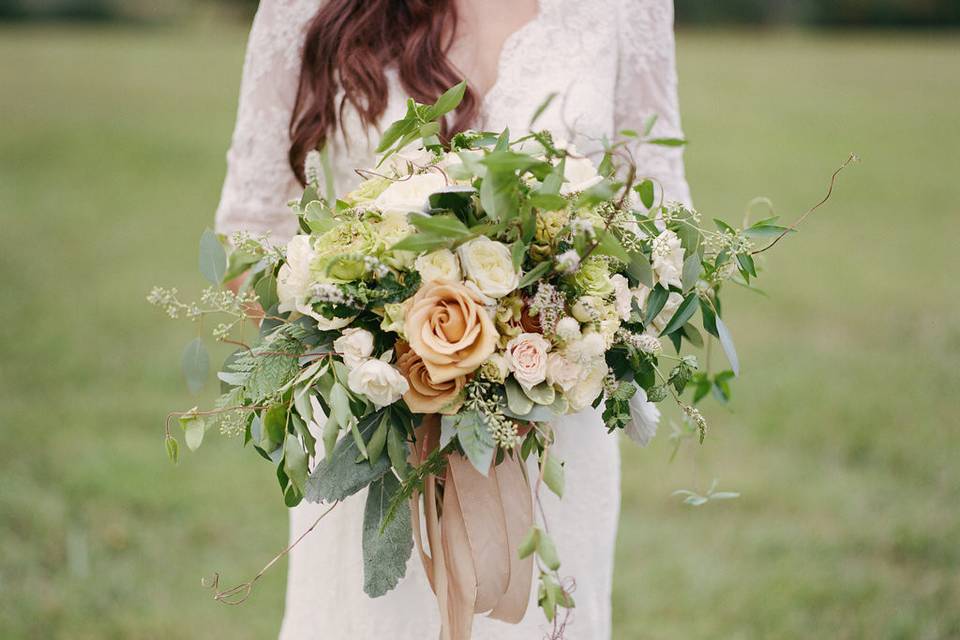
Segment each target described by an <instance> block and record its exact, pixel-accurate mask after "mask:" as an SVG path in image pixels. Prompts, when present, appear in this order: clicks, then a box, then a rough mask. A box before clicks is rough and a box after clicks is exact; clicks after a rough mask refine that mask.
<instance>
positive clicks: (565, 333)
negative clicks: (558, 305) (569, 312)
mask: <svg viewBox="0 0 960 640" xmlns="http://www.w3.org/2000/svg"><path fill="white" fill-rule="evenodd" d="M554 332H555V333H556V334H557V337H558V338H560V339H561V340H563V341H564V342H572V341H574V340H579V339H580V323H579V322H577V320H576V319H575V318H571V317H570V316H564V317H562V318H560V320H558V321H557V327H556V329H555V330H554Z"/></svg>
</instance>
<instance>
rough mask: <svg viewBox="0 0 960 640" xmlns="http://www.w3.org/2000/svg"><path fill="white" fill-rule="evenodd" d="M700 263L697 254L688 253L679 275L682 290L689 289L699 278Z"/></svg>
mask: <svg viewBox="0 0 960 640" xmlns="http://www.w3.org/2000/svg"><path fill="white" fill-rule="evenodd" d="M700 271H701V264H700V256H698V255H697V254H695V253H694V254H692V255H688V256H687V257H686V259H685V260H684V261H683V273H682V275H681V276H680V281H681V283H682V285H681V286H682V288H683V290H684V291H690V289H692V288H693V287H694V286H696V284H697V280H698V279H699V278H700Z"/></svg>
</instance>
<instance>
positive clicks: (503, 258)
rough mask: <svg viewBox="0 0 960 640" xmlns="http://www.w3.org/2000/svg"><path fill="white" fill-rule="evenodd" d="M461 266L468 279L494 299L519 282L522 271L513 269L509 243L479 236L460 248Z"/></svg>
mask: <svg viewBox="0 0 960 640" xmlns="http://www.w3.org/2000/svg"><path fill="white" fill-rule="evenodd" d="M457 254H459V256H460V265H461V266H462V267H463V271H464V273H465V274H466V276H467V278H469V279H470V280H471V281H473V283H474V284H476V285H477V288H478V289H480V291H481V292H482V293H483V294H484V295H487V296H490V297H491V298H502V297H503V296H505V295H507V294H508V293H510V292H511V291H513V290H514V289H516V288H517V285H518V284H520V274H519V273H518V272H517V271H516V270H515V269H514V268H513V258H512V256H511V255H510V249H509V248H508V247H507V245H505V244H503V243H501V242H496V241H494V240H491V239H490V238H486V237H480V238H476V239H474V240H471V241H469V242H465V243H463V244H462V245H460V247H459V248H458V249H457Z"/></svg>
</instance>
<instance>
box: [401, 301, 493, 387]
mask: <svg viewBox="0 0 960 640" xmlns="http://www.w3.org/2000/svg"><path fill="white" fill-rule="evenodd" d="M404 331H405V332H406V334H407V340H408V341H409V342H410V348H411V349H413V350H414V351H416V352H417V354H418V355H419V356H420V357H421V358H423V363H424V366H426V368H427V370H428V371H429V372H430V377H431V379H432V381H433V382H434V383H441V382H447V381H448V380H453V379H454V378H457V377H459V376H464V375H466V374H468V373H471V372H473V371H475V370H476V369H477V367H479V366H480V365H481V364H482V363H483V361H484V360H486V359H487V357H488V356H489V355H490V354H491V353H493V351H494V349H495V348H496V345H497V338H498V337H499V336H498V335H497V330H496V328H495V327H494V326H493V320H491V318H490V315H489V314H488V313H487V311H486V309H484V308H483V304H482V302H481V301H480V299H479V297H478V296H477V295H476V294H475V293H473V292H472V291H470V289H468V288H467V287H465V286H463V285H462V284H459V283H453V282H428V283H425V284H424V285H423V286H421V287H420V290H419V291H417V294H416V295H415V296H414V297H413V299H412V302H411V303H410V308H409V309H408V310H407V315H406V320H405V321H404Z"/></svg>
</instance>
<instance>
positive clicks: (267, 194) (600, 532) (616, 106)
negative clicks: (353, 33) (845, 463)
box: [217, 0, 689, 640]
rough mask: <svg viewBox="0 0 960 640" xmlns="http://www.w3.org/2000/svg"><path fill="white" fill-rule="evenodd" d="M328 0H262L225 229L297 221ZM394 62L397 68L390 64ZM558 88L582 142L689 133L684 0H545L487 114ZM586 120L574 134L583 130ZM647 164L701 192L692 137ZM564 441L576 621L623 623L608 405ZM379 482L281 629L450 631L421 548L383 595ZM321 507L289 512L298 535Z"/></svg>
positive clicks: (554, 521)
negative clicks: (372, 534) (302, 123)
mask: <svg viewBox="0 0 960 640" xmlns="http://www.w3.org/2000/svg"><path fill="white" fill-rule="evenodd" d="M321 1H322V0H261V3H260V9H259V11H258V13H257V17H256V19H255V21H254V24H253V29H252V31H251V34H250V42H249V48H248V51H247V56H246V61H245V65H244V72H243V83H242V87H241V95H240V105H239V112H238V116H237V126H236V131H235V133H234V136H233V142H232V146H231V148H230V151H229V153H228V156H227V159H228V171H227V177H226V182H225V184H224V187H223V195H222V200H221V202H220V206H219V209H218V211H217V228H218V230H219V231H220V232H223V233H231V232H233V231H236V230H240V229H245V230H249V231H252V232H264V231H270V232H271V233H272V235H273V237H274V238H275V239H277V240H284V239H286V238H287V237H289V236H290V235H291V234H292V233H293V232H294V231H295V229H296V224H295V219H294V217H293V216H292V215H291V214H290V213H289V211H288V210H287V209H286V207H285V203H286V202H287V201H288V200H289V199H291V198H293V197H295V196H296V195H298V194H297V190H298V185H297V184H296V181H295V179H294V177H293V173H292V172H291V170H290V168H289V166H288V164H287V151H288V148H289V144H290V141H289V136H288V131H287V127H288V123H289V120H290V112H291V109H292V105H293V101H294V97H295V95H296V86H297V79H298V76H299V72H300V69H299V54H300V47H301V44H302V38H303V31H304V28H305V25H306V23H307V21H308V20H309V19H310V18H311V16H313V15H314V13H315V12H316V11H317V8H318V4H319V2H321ZM388 73H389V72H388ZM551 92H557V93H558V94H559V95H558V97H557V99H555V100H554V101H553V102H552V104H551V106H550V107H549V108H548V109H547V110H546V111H545V112H544V113H543V115H542V116H541V117H540V119H539V120H538V121H537V127H538V128H549V129H551V130H553V131H554V132H555V135H556V136H558V137H563V138H567V139H570V138H573V140H574V141H575V143H576V145H577V147H578V149H579V150H580V151H585V152H589V151H593V150H596V149H597V148H599V147H600V143H599V141H600V140H601V139H602V137H603V136H604V135H608V136H609V135H611V134H612V133H614V132H615V131H618V130H621V129H625V128H630V129H641V128H642V126H643V124H642V123H643V122H644V120H645V119H646V117H647V116H649V115H651V114H657V115H658V116H659V119H658V121H657V125H656V128H655V130H654V132H655V133H656V134H658V135H663V136H678V135H680V120H679V114H678V107H677V78H676V69H675V64H674V41H673V6H672V2H671V0H590V1H588V2H585V1H583V0H540V6H539V14H538V16H537V17H536V18H535V19H533V20H532V21H531V22H529V23H527V24H526V25H525V26H523V27H522V28H521V29H520V30H519V31H517V32H516V33H514V34H513V35H512V36H511V37H510V38H509V39H508V40H507V42H506V43H505V45H504V47H503V51H502V54H501V58H500V65H499V76H498V80H497V82H496V84H495V85H494V87H493V88H492V89H491V90H490V92H489V93H488V94H487V95H486V96H485V97H484V99H483V108H482V117H483V122H482V123H481V124H482V126H483V127H484V128H487V129H493V130H500V129H502V128H503V127H506V126H509V127H510V129H511V131H512V132H514V133H519V132H522V131H523V130H524V129H525V128H526V127H527V126H528V123H529V121H530V117H531V115H532V114H533V113H534V111H535V110H536V108H537V106H538V105H540V104H541V103H542V101H543V100H544V98H545V97H546V96H547V94H549V93H551ZM404 99H405V97H404V95H403V90H402V88H401V87H400V85H399V82H398V81H397V79H396V77H395V76H394V75H391V95H390V101H389V106H388V108H387V112H386V114H385V115H384V118H383V122H384V123H389V122H391V121H392V120H394V119H396V118H399V117H402V115H403V112H404ZM346 118H347V121H346V122H345V130H346V132H347V135H346V137H344V136H343V135H342V134H338V135H337V137H336V138H335V139H334V140H332V141H331V159H332V162H333V166H334V173H335V176H334V177H335V182H336V187H337V189H338V191H339V192H343V191H344V190H347V189H350V188H352V186H353V185H354V184H355V182H356V181H357V180H358V178H357V177H356V175H355V174H354V173H353V168H355V167H367V166H372V163H373V162H374V157H373V151H372V150H373V148H374V147H375V146H376V142H377V139H378V136H379V133H378V132H377V131H373V130H366V129H364V128H363V127H362V126H361V125H360V123H359V120H358V119H357V118H356V117H355V116H354V115H353V114H351V113H349V112H348V113H347V115H346ZM574 131H575V132H576V136H574V134H573V132H574ZM637 159H638V165H639V169H640V171H641V173H643V174H645V175H648V176H653V177H655V178H657V179H658V180H659V182H660V184H662V185H663V187H664V190H665V191H666V196H667V198H669V199H676V200H682V201H685V202H688V201H689V193H688V189H687V185H686V182H685V180H684V174H683V161H682V156H681V152H680V151H679V150H678V149H675V148H666V147H650V146H645V147H642V148H641V149H639V150H638V151H637ZM556 431H557V437H558V443H557V449H556V451H557V453H558V455H559V457H560V458H561V459H563V460H565V461H566V463H567V464H566V469H567V471H566V474H567V482H566V487H567V490H566V495H565V496H564V498H563V500H562V501H560V500H557V499H555V498H554V497H553V495H552V494H549V492H545V496H544V502H545V504H544V506H545V511H546V513H547V517H548V522H549V526H550V530H551V533H552V534H553V536H554V538H555V541H556V543H557V546H558V550H559V552H560V555H561V557H562V560H563V566H562V567H561V574H563V575H568V576H572V577H575V579H576V590H575V593H574V595H575V598H576V603H577V606H576V609H575V610H574V612H573V615H572V617H571V620H570V623H569V624H568V626H567V628H566V634H565V637H566V638H568V639H571V640H581V639H582V640H603V639H605V638H609V637H610V617H611V616H610V614H611V612H610V599H611V598H610V596H611V580H612V576H613V551H614V542H615V538H616V530H617V519H618V515H619V507H620V487H619V483H620V458H619V451H618V447H617V440H616V438H614V437H611V436H610V435H608V434H607V432H606V429H605V428H604V427H603V425H602V422H601V420H600V417H599V415H598V414H597V413H596V412H595V411H593V410H587V411H585V412H582V413H580V414H578V415H575V416H569V417H566V418H564V419H562V420H561V421H560V423H559V424H558V425H557V429H556ZM363 503H364V496H363V495H357V496H354V497H353V498H351V499H349V500H348V501H346V502H345V503H344V504H341V505H340V506H338V507H337V508H336V509H335V510H334V511H333V512H332V513H331V514H330V516H329V517H328V518H326V519H325V520H324V521H323V522H322V523H321V525H320V526H319V527H318V528H317V530H315V531H314V532H312V533H311V534H310V535H309V536H307V537H306V538H305V539H304V540H303V542H302V543H301V544H300V545H299V546H298V547H297V548H296V549H295V550H294V551H293V552H292V553H291V554H290V562H289V575H288V582H287V601H286V611H285V614H284V618H283V626H282V629H281V631H280V638H281V639H282V640H308V639H311V640H312V639H320V638H322V639H324V640H341V639H346V638H363V639H368V638H371V639H372V638H390V639H392V640H424V639H429V638H436V637H437V634H438V629H439V617H438V614H437V611H436V603H435V599H434V596H433V594H432V593H431V591H430V587H429V585H428V584H427V580H426V578H425V576H424V573H423V570H422V568H421V566H420V561H419V559H418V558H417V557H416V554H414V555H413V557H412V558H411V559H410V562H409V564H408V566H407V575H406V577H405V578H404V579H403V580H402V581H401V583H400V584H399V586H398V587H397V588H396V589H395V590H393V591H392V592H390V593H388V594H387V595H386V596H384V597H382V598H378V599H370V598H368V597H367V596H366V595H365V594H364V593H363V588H362V585H363V576H362V561H361V548H360V529H361V522H362V518H363ZM320 509H321V507H320V506H318V505H314V504H306V503H304V504H302V505H301V506H299V507H297V508H295V509H292V510H291V511H290V535H291V537H296V536H298V535H299V534H300V533H301V532H303V531H304V530H305V529H306V528H307V527H308V526H309V525H310V524H311V523H312V522H313V521H314V520H315V518H316V517H317V515H318V514H319V512H320ZM548 629H549V626H548V625H547V624H546V623H545V621H544V618H543V614H542V613H541V612H540V610H539V609H538V608H537V606H536V597H535V594H531V604H530V607H529V609H528V611H527V615H526V618H525V619H524V620H523V622H522V623H520V624H518V625H508V624H505V623H502V622H499V621H495V620H491V619H488V618H485V617H479V616H478V617H477V618H476V623H475V625H474V638H476V640H492V639H494V638H495V639H496V640H514V639H516V640H520V639H523V640H531V639H536V638H541V637H543V636H544V635H545V633H546V632H547V631H548Z"/></svg>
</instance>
